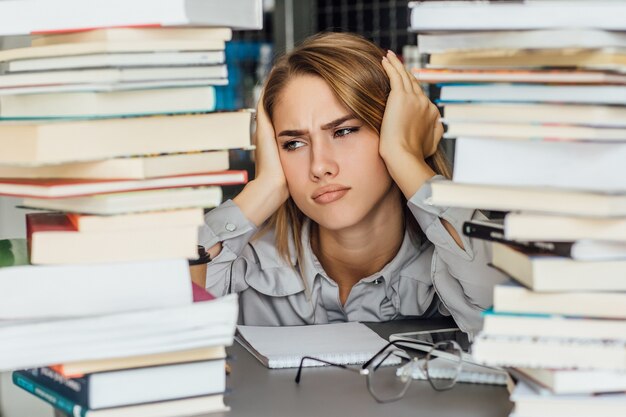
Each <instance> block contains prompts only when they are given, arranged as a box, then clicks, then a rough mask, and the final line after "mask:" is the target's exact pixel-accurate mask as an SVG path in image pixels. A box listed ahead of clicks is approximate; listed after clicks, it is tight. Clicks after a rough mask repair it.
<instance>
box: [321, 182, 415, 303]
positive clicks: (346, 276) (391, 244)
mask: <svg viewBox="0 0 626 417" xmlns="http://www.w3.org/2000/svg"><path fill="white" fill-rule="evenodd" d="M404 228H405V226H404V209H403V207H402V200H401V195H400V193H399V191H398V189H397V187H393V188H392V189H391V190H390V192H389V193H388V195H387V196H386V197H385V198H384V199H383V200H382V201H381V202H380V204H378V205H377V206H376V207H375V208H374V209H373V210H372V211H371V212H370V213H369V214H368V216H367V217H366V218H364V219H363V220H362V221H361V222H359V223H358V224H356V225H354V226H351V227H350V228H347V229H342V230H329V229H324V228H323V227H320V226H319V225H314V227H313V229H312V235H311V246H312V249H313V252H314V253H315V255H316V256H317V259H318V260H319V261H320V263H321V264H322V266H323V267H324V270H325V271H326V273H327V274H328V276H329V277H330V278H332V279H333V280H334V281H335V282H336V283H337V285H338V286H339V296H340V299H341V303H342V304H344V303H345V301H346V300H347V298H348V295H349V294H350V290H351V289H352V287H353V286H354V285H355V284H356V283H357V282H358V281H360V280H361V279H362V278H365V277H368V276H370V275H372V274H374V273H376V272H377V271H380V270H381V269H382V268H383V267H384V266H385V265H386V264H387V263H389V262H390V261H391V260H392V259H393V258H394V256H395V255H396V254H397V253H398V250H399V249H400V245H401V244H402V240H403V238H404Z"/></svg>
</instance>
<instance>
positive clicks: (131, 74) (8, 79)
mask: <svg viewBox="0 0 626 417" xmlns="http://www.w3.org/2000/svg"><path fill="white" fill-rule="evenodd" d="M227 76H228V73H227V69H226V65H198V66H188V67H173V66H169V67H166V66H162V67H126V68H96V69H79V70H59V71H42V72H27V73H12V74H5V75H0V88H13V87H27V86H38V85H48V84H85V83H109V84H114V83H124V82H140V81H159V80H181V79H182V80H188V79H198V78H214V79H225V78H226V77H227Z"/></svg>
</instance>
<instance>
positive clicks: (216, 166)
mask: <svg viewBox="0 0 626 417" xmlns="http://www.w3.org/2000/svg"><path fill="white" fill-rule="evenodd" d="M229 167H230V165H229V160H228V151H226V150H224V151H210V152H187V153H181V154H163V155H148V156H135V157H126V158H112V159H105V160H102V161H91V162H74V163H71V162H70V163H65V164H53V165H40V166H19V165H0V178H57V179H59V178H81V179H149V178H159V177H169V176H175V175H188V174H201V173H206V172H219V171H227V170H228V168H229Z"/></svg>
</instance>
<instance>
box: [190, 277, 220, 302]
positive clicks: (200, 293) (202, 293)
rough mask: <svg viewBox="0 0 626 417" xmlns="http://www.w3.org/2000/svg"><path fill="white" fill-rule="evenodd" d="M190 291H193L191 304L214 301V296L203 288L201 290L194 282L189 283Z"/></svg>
mask: <svg viewBox="0 0 626 417" xmlns="http://www.w3.org/2000/svg"><path fill="white" fill-rule="evenodd" d="M191 289H192V290H193V302H194V303H199V302H202V301H211V300H215V296H214V295H213V294H211V293H210V292H208V291H207V290H206V289H205V288H202V287H201V286H199V285H198V284H196V283H195V282H192V283H191Z"/></svg>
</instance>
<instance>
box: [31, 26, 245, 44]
mask: <svg viewBox="0 0 626 417" xmlns="http://www.w3.org/2000/svg"><path fill="white" fill-rule="evenodd" d="M232 37H233V31H232V29H230V28H226V27H221V28H220V27H213V28H210V27H168V28H155V27H144V28H141V27H136V28H132V27H117V28H102V29H94V30H81V31H78V32H66V33H58V34H51V35H40V36H33V37H32V38H31V42H30V44H31V46H46V45H59V44H77V43H93V42H138V41H156V40H173V39H181V40H203V41H208V40H214V39H218V40H222V41H230V40H231V39H232Z"/></svg>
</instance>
